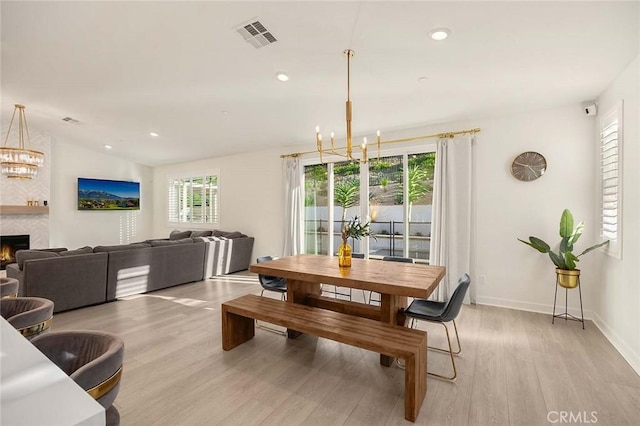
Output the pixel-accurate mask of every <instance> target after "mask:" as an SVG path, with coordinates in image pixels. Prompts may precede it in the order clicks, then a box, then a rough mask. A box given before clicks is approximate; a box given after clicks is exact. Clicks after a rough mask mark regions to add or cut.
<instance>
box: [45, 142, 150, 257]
mask: <svg viewBox="0 0 640 426" xmlns="http://www.w3.org/2000/svg"><path fill="white" fill-rule="evenodd" d="M51 154H52V160H51V161H52V166H51V200H50V201H49V206H50V207H49V213H50V233H49V235H50V245H51V247H67V248H69V249H75V248H78V247H82V246H86V245H88V246H91V247H94V246H97V245H111V244H125V243H130V242H136V241H141V240H145V239H147V238H151V236H152V235H151V225H152V217H153V188H152V185H153V177H152V170H151V168H149V167H146V166H142V165H140V164H137V163H133V162H131V161H127V160H124V159H122V158H119V157H116V156H114V155H110V154H106V153H102V152H99V151H93V150H88V149H85V148H82V147H80V146H78V145H76V144H69V143H65V142H63V141H61V140H58V139H55V138H53V139H52V143H51ZM79 177H86V178H97V179H112V180H129V181H136V182H140V210H136V211H129V210H127V211H124V210H123V211H79V210H78V199H77V197H78V192H77V191H78V178H79Z"/></svg>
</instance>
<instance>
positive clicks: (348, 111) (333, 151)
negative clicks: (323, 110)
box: [316, 49, 380, 164]
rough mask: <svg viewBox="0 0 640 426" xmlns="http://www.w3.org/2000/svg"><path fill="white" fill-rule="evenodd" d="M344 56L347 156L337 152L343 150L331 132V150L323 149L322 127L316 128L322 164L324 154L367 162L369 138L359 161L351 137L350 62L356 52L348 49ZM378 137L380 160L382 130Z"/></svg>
mask: <svg viewBox="0 0 640 426" xmlns="http://www.w3.org/2000/svg"><path fill="white" fill-rule="evenodd" d="M342 53H344V55H345V56H346V57H347V103H346V116H347V146H346V154H343V153H341V152H337V151H336V149H338V150H342V149H345V147H343V148H336V147H335V146H334V140H333V137H334V133H333V132H331V148H327V149H323V148H322V134H321V133H320V127H319V126H316V148H317V150H318V152H319V153H320V162H321V163H322V162H323V161H322V154H323V153H324V154H333V155H338V156H340V157H345V158H347V159H348V160H351V161H359V162H361V163H363V164H366V162H367V138H364V139H363V142H362V145H360V150H361V158H360V159H357V158H354V157H353V140H352V137H351V121H352V110H353V107H352V105H351V93H350V92H351V80H350V77H351V75H350V74H351V72H350V71H351V70H350V62H351V57H352V56H353V55H354V54H355V52H354V51H353V50H351V49H347V50H345V51H344V52H342ZM376 135H377V145H378V158H380V130H378V131H377V132H376Z"/></svg>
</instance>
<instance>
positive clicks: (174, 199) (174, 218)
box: [167, 179, 180, 222]
mask: <svg viewBox="0 0 640 426" xmlns="http://www.w3.org/2000/svg"><path fill="white" fill-rule="evenodd" d="M167 193H168V209H167V213H168V218H167V219H168V220H169V222H179V221H180V215H179V209H178V199H179V195H180V179H169V180H168V181H167Z"/></svg>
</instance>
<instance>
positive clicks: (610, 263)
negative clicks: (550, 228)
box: [594, 58, 640, 373]
mask: <svg viewBox="0 0 640 426" xmlns="http://www.w3.org/2000/svg"><path fill="white" fill-rule="evenodd" d="M639 62H640V60H639V58H636V59H635V61H633V62H632V63H631V64H630V65H629V66H628V67H627V68H626V69H625V70H624V72H623V73H622V74H621V75H620V76H619V77H618V78H617V79H616V80H615V81H614V82H613V83H612V84H611V86H610V87H609V88H607V90H606V91H605V92H604V93H603V94H602V95H601V96H600V98H599V99H598V109H599V113H602V114H606V113H607V112H608V111H609V110H610V109H611V108H612V107H613V106H614V105H615V104H617V103H618V102H619V101H620V100H623V101H624V107H623V108H624V118H623V126H624V133H623V141H622V144H623V153H624V154H623V155H624V156H623V165H622V168H623V181H622V226H623V228H622V244H623V246H622V259H620V260H619V259H615V258H612V257H609V256H605V258H604V260H603V262H602V266H603V267H602V269H601V270H600V273H599V274H598V276H597V286H596V287H597V292H596V295H595V299H596V300H597V304H596V305H595V307H594V311H595V315H594V317H595V318H594V319H595V321H596V324H597V325H598V327H599V328H600V329H601V330H602V331H603V333H604V334H605V335H606V336H607V337H608V338H609V340H611V341H612V343H613V344H614V345H615V346H616V347H617V349H618V350H619V351H620V353H622V355H623V356H624V357H625V358H626V359H627V361H629V363H630V364H631V365H632V366H633V367H634V369H635V370H636V371H637V372H638V373H640V309H638V307H639V306H640V213H639V212H640V172H639V171H638V164H639V163H640V126H639V124H638V117H640V107H639V104H640V102H639V97H640V83H639V78H638V76H639V75H640V66H639Z"/></svg>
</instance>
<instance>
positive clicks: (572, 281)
mask: <svg viewBox="0 0 640 426" xmlns="http://www.w3.org/2000/svg"><path fill="white" fill-rule="evenodd" d="M556 274H557V275H558V284H560V286H561V287H564V288H576V287H578V284H579V283H580V269H572V270H567V269H557V268H556Z"/></svg>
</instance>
